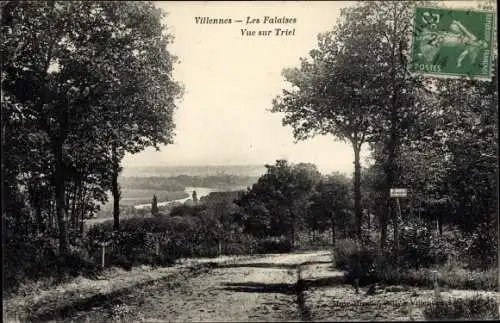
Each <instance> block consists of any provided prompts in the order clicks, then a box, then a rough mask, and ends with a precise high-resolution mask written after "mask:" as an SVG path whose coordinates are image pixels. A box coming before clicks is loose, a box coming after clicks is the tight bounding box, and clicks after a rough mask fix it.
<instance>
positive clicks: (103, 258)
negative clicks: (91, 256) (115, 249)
mask: <svg viewBox="0 0 500 323" xmlns="http://www.w3.org/2000/svg"><path fill="white" fill-rule="evenodd" d="M101 246H102V259H101V265H102V268H104V266H105V265H106V263H105V256H106V245H105V244H104V243H103V244H102V245H101Z"/></svg>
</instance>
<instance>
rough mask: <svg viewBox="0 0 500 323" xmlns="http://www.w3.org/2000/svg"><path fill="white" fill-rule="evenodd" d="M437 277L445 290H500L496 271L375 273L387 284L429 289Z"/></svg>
mask: <svg viewBox="0 0 500 323" xmlns="http://www.w3.org/2000/svg"><path fill="white" fill-rule="evenodd" d="M436 275H437V282H438V285H439V286H441V287H444V288H454V289H473V290H497V288H498V273H497V271H496V270H495V269H490V270H487V271H470V270H466V269H463V268H454V269H451V270H450V269H449V268H446V267H438V268H434V269H429V268H421V269H418V270H416V269H411V270H406V271H400V270H397V269H395V268H388V267H386V268H385V270H380V271H377V272H376V273H375V276H376V277H377V280H378V281H381V282H384V283H386V284H394V285H399V284H406V285H410V286H418V287H427V288H433V286H434V279H435V277H436Z"/></svg>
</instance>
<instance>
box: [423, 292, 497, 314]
mask: <svg viewBox="0 0 500 323" xmlns="http://www.w3.org/2000/svg"><path fill="white" fill-rule="evenodd" d="M423 313H424V316H425V318H426V319H427V320H439V319H441V320H443V319H444V320H458V319H467V320H471V319H472V320H474V319H475V320H491V319H496V320H498V319H499V314H498V303H497V301H496V300H495V299H494V298H485V297H480V296H475V297H472V298H468V299H460V298H459V299H453V300H448V301H437V302H434V303H431V304H429V305H427V306H426V307H425V308H424V312H423Z"/></svg>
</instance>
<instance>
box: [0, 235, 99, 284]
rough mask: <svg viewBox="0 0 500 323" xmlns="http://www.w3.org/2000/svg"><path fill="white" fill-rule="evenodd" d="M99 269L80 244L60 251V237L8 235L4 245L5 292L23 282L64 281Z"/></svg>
mask: <svg viewBox="0 0 500 323" xmlns="http://www.w3.org/2000/svg"><path fill="white" fill-rule="evenodd" d="M98 271H99V268H98V266H96V265H95V264H94V263H93V262H92V261H91V260H90V259H89V257H88V255H87V254H86V253H85V252H82V250H80V245H79V244H78V245H72V246H70V250H69V253H68V254H67V255H58V254H57V240H56V239H55V238H52V237H46V236H39V235H24V236H7V237H6V242H5V247H4V292H5V293H10V292H15V291H16V289H17V288H18V287H19V284H20V283H21V282H26V281H29V280H38V279H41V278H54V279H55V281H56V282H57V281H63V280H64V279H65V278H67V277H71V276H73V277H75V276H78V275H84V276H92V275H94V274H95V273H96V272H98Z"/></svg>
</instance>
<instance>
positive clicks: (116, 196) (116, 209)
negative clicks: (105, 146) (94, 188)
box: [111, 144, 121, 231]
mask: <svg viewBox="0 0 500 323" xmlns="http://www.w3.org/2000/svg"><path fill="white" fill-rule="evenodd" d="M112 154H113V170H112V175H111V176H112V178H111V186H112V192H113V230H116V231H119V230H120V195H121V193H120V186H119V184H118V175H119V173H120V169H119V167H120V164H119V161H118V156H117V151H116V145H115V144H113V146H112Z"/></svg>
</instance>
